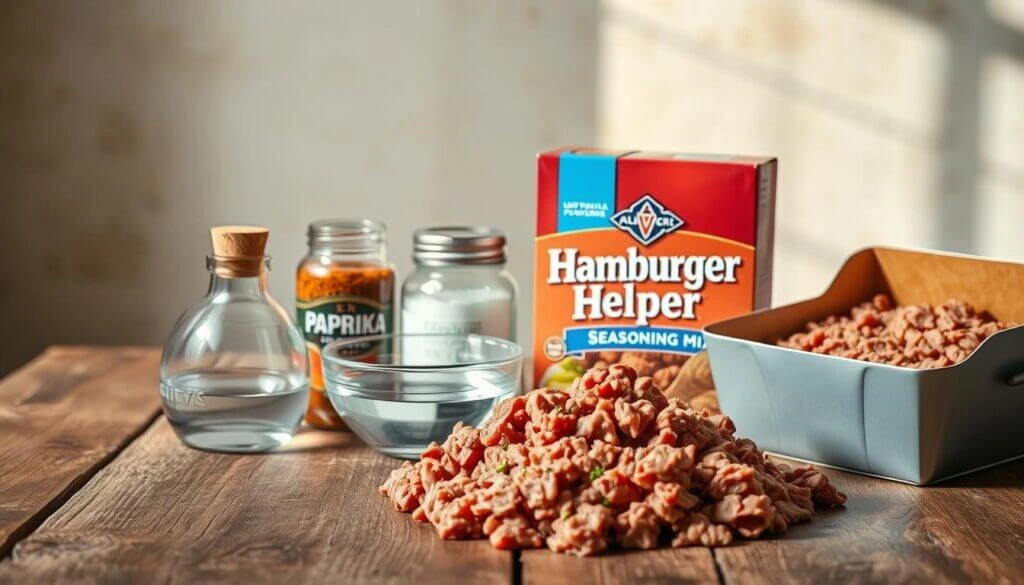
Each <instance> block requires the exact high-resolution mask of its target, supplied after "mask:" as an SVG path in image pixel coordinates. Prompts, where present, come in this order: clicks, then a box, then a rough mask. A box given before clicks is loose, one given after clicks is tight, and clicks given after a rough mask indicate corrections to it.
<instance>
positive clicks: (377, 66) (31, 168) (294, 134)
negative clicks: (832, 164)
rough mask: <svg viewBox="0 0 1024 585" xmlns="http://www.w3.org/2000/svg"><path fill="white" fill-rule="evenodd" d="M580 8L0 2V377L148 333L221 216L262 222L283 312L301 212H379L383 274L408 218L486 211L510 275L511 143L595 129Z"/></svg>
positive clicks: (524, 173)
mask: <svg viewBox="0 0 1024 585" xmlns="http://www.w3.org/2000/svg"><path fill="white" fill-rule="evenodd" d="M596 15H597V4H596V1H595V2H587V1H584V2H571V3H570V2H566V3H545V2H540V1H530V2H510V3H502V2H475V1H470V0H466V1H461V2H457V1H430V2H426V1H424V2H405V1H385V2H365V1H344V2H342V1H334V0H323V1H303V2H276V1H270V0H267V1H262V2H257V1H234V2H226V1H216V2H210V1H207V0H190V1H187V2H177V1H176V2H161V1H158V0H152V1H141V0H129V1H122V2H101V1H89V2H86V1H66V2H29V1H25V2H5V3H3V5H2V7H0V196H2V203H0V217H2V227H0V246H2V250H3V252H4V254H3V256H4V259H3V263H2V269H0V308H2V312H3V314H2V319H0V371H3V370H4V369H7V368H10V367H11V366H13V365H15V364H17V363H19V362H21V361H24V360H25V359H28V358H29V357H31V356H32V355H33V354H34V353H35V352H37V351H39V349H41V348H42V347H43V346H44V345H45V344H50V343H71V342H75V343H124V342H129V343H157V344H159V343H162V342H163V340H164V339H165V337H166V335H167V333H168V332H169V329H170V327H171V325H172V323H173V321H174V319H175V318H176V316H177V315H178V313H180V312H181V311H182V310H183V308H184V307H185V306H187V304H188V303H190V302H191V301H193V300H195V299H196V298H197V297H199V296H201V295H202V293H203V292H204V289H205V286H206V278H207V276H206V272H205V267H204V255H205V254H206V251H207V249H208V246H209V243H208V236H207V233H206V229H207V227H208V226H210V225H211V224H215V223H221V222H231V223H241V222H251V223H258V224H265V225H268V226H269V227H270V228H271V240H270V252H271V253H272V254H273V255H274V256H275V258H276V260H277V261H276V263H275V269H274V271H273V272H272V280H271V288H272V292H273V293H274V294H275V296H276V297H277V298H278V299H279V300H281V301H282V302H283V303H284V304H286V305H291V302H292V298H293V296H292V295H293V288H292V287H293V269H294V266H295V264H296V263H297V261H298V258H299V257H300V256H301V255H302V254H303V252H304V249H305V236H304V231H305V227H306V224H307V222H308V221H310V220H312V219H316V218H323V217H335V216H357V217H371V218H379V219H382V220H384V221H386V222H387V223H388V224H389V226H390V233H391V237H392V241H393V245H392V248H391V252H392V257H393V258H394V259H395V261H396V263H397V264H398V266H399V269H400V271H401V272H402V274H408V272H409V269H410V267H411V260H410V259H409V255H410V251H411V244H410V238H411V232H412V230H413V229H414V228H416V227H422V226H425V225H431V224H433V225H437V224H439V223H448V224H450V223H471V224H490V225H496V226H498V227H501V228H504V229H505V230H507V232H508V233H509V235H510V237H511V243H512V244H511V247H512V252H513V259H512V262H511V268H512V270H513V271H514V272H515V274H516V276H517V277H519V280H520V282H521V283H523V284H524V285H525V284H528V283H529V277H530V274H529V271H530V263H531V255H530V249H531V246H532V235H533V225H534V224H533V219H534V218H533V197H534V190H535V178H534V165H535V163H534V154H535V153H536V152H537V151H539V150H541V149H543V148H545V147H548V146H551V145H555V144H562V143H582V144H587V143H593V142H594V140H595V135H594V128H595V121H594V109H595V95H596V86H595V84H596V71H597V68H596V59H597V57H596V55H597V52H596V48H597V47H596V43H597V22H596ZM525 290H527V291H528V290H529V289H528V287H525ZM525 300H526V302H524V303H523V305H522V309H523V310H524V311H526V313H525V314H526V315H527V316H528V315H529V312H528V311H529V308H530V304H529V302H528V301H529V299H528V295H527V296H526V299H525ZM528 321H529V319H528V317H527V318H525V319H523V320H522V322H521V323H520V328H519V331H520V335H523V336H524V337H525V336H526V335H528V334H529V322H528Z"/></svg>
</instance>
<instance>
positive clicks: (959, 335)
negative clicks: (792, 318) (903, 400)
mask: <svg viewBox="0 0 1024 585" xmlns="http://www.w3.org/2000/svg"><path fill="white" fill-rule="evenodd" d="M1013 326H1014V325H1012V324H1004V323H1002V322H1000V321H998V320H996V319H995V318H993V317H992V316H991V315H989V314H988V313H985V312H978V311H976V310H975V309H974V307H972V306H971V305H969V304H968V303H966V302H964V301H959V300H951V301H949V302H947V303H945V304H943V305H940V306H938V307H934V308H932V307H929V306H927V305H909V306H905V307H895V306H893V303H892V300H890V298H889V297H888V296H887V295H884V294H880V295H876V296H875V297H874V299H872V300H871V301H870V302H866V303H861V304H860V305H857V306H856V307H854V308H853V309H851V310H850V314H849V315H841V316H837V315H833V316H830V317H828V318H827V319H825V320H824V321H819V322H813V323H808V324H807V331H806V333H796V334H793V335H791V336H790V337H788V338H786V339H782V340H779V341H778V345H781V346H782V347H789V348H793V349H800V350H804V351H811V352H814V353H823V354H828V355H835V356H841V357H847V358H852V359H856V360H864V361H869V362H877V363H885V364H891V365H894V366H904V367H908V368H922V369H924V368H942V367H946V366H952V365H954V364H958V363H960V362H962V361H964V360H965V359H967V357H968V356H970V355H971V352H973V351H974V349H975V348H976V347H978V345H979V344H981V342H982V341H984V340H985V339H986V338H987V337H989V336H990V335H992V334H993V333H996V332H997V331H1000V330H1002V329H1006V328H1008V327H1013Z"/></svg>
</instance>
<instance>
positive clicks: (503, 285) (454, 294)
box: [401, 227, 517, 341]
mask: <svg viewBox="0 0 1024 585" xmlns="http://www.w3.org/2000/svg"><path fill="white" fill-rule="evenodd" d="M412 257H413V261H414V262H415V263H416V270H415V271H414V272H413V273H412V274H410V275H409V277H408V278H406V280H405V283H404V284H403V286H402V320H401V323H402V324H401V328H402V333H405V334H410V333H479V334H481V335H491V336H494V337H500V338H503V339H508V340H512V341H515V335H516V296H517V287H516V283H515V280H513V279H512V276H511V275H510V274H509V273H508V271H507V270H505V234H504V233H502V232H501V231H500V230H496V229H493V228H486V227H434V228H427V229H422V230H418V231H416V233H415V234H414V235H413V255H412Z"/></svg>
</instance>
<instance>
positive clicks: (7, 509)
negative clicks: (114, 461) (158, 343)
mask: <svg viewBox="0 0 1024 585" xmlns="http://www.w3.org/2000/svg"><path fill="white" fill-rule="evenodd" d="M159 362H160V354H159V352H158V351H156V350H153V349H142V348H84V347H52V348H50V349H48V350H47V351H46V352H44V353H43V354H42V355H41V356H39V357H38V358H36V359H35V360H34V361H32V362H31V363H29V364H28V365H26V366H25V367H23V368H21V369H20V370H18V371H16V372H14V373H13V374H11V375H10V376H8V377H6V378H4V380H3V381H2V382H0V558H3V557H5V556H7V554H8V553H9V552H10V549H11V547H12V546H13V544H14V542H16V541H17V540H18V539H19V538H21V537H23V536H25V535H26V534H28V533H29V532H31V530H32V529H34V528H35V527H36V526H38V525H39V523H40V522H42V520H43V519H44V518H45V517H46V516H47V515H48V514H49V513H51V512H52V511H53V510H55V509H57V507H59V506H60V505H61V504H63V503H64V502H65V501H66V500H67V498H68V497H70V495H71V494H72V493H74V491H76V490H77V489H79V488H80V487H81V486H82V485H84V484H85V482H86V481H87V480H88V479H89V478H90V477H92V475H93V474H94V473H95V472H96V471H97V470H98V469H99V468H101V467H102V466H103V465H105V464H106V463H107V462H108V461H110V459H111V458H113V457H114V456H115V455H116V454H117V453H118V452H119V451H120V450H121V449H122V448H124V446H125V445H126V444H127V443H129V442H130V441H131V440H132V439H133V438H134V437H136V436H138V434H139V433H140V432H142V431H143V430H144V429H145V428H146V427H147V426H148V425H149V424H150V423H151V422H152V420H153V419H154V417H156V415H157V413H158V412H159V410H160V395H159V392H158V387H157V384H158V381H157V380H158V374H157V372H158V368H159Z"/></svg>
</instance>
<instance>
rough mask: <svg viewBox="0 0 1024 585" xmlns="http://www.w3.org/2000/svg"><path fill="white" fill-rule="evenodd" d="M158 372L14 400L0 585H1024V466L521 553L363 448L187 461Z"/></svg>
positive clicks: (107, 366) (118, 356)
mask: <svg viewBox="0 0 1024 585" xmlns="http://www.w3.org/2000/svg"><path fill="white" fill-rule="evenodd" d="M158 363H159V353H158V351H156V350H154V349H148V348H85V347H54V348H51V349H49V350H47V351H46V352H45V353H44V354H43V355H42V356H40V357H39V358H37V359H36V360H35V361H33V362H32V363H30V364H28V365H27V366H25V367H24V368H22V369H21V370H18V371H17V372H15V373H13V374H11V375H10V376H8V377H7V378H6V379H4V380H3V381H2V382H0V583H19V584H20V583H37V582H71V583H95V582H140V583H288V584H297V583H303V582H308V583H318V584H319V583H384V582H387V583H415V584H418V585H426V584H428V583H448V584H455V583H507V582H514V583H519V582H522V583H573V584H582V583H587V582H601V583H631V584H632V583H670V582H671V583H676V582H708V583H715V582H727V583H757V582H772V583H783V582H801V583H836V582H872V583H902V582H907V583H911V582H918V583H962V582H977V583H1022V582H1024V461H1018V462H1016V463H1011V464H1006V465H1003V466H1000V467H997V468H993V469H990V470H987V471H983V472H979V473H976V474H973V475H970V476H968V477H965V478H961V479H957V480H953V481H949V482H946V483H943V484H941V485H939V486H936V487H932V488H915V487H911V486H908V485H903V484H899V483H893V482H887V481H882V480H877V479H871V478H866V477H861V476H857V475H853V474H848V473H842V472H837V471H832V472H830V473H829V474H830V475H831V476H832V477H833V481H834V482H835V484H836V485H838V486H839V488H840V489H842V490H844V491H846V493H847V494H848V495H849V497H850V500H849V503H848V505H847V506H846V508H845V509H839V510H833V511H826V512H823V513H821V514H820V515H818V516H816V517H815V519H814V521H813V522H812V523H810V524H807V525H803V526H798V527H795V528H793V529H791V531H790V533H789V534H788V535H786V536H785V537H784V538H774V539H767V540H762V541H753V542H744V543H741V544H739V545H738V546H733V547H730V548H722V549H715V550H710V549H704V548H691V549H681V550H673V549H666V550H659V551H647V552H630V553H619V554H611V555H608V556H605V557H599V558H589V559H578V558H572V557H567V556H563V555H556V554H554V553H551V552H549V551H546V550H539V551H526V552H522V553H508V552H502V551H498V550H495V549H492V548H491V547H490V546H489V545H488V544H487V542H486V541H473V542H451V541H449V542H443V541H441V540H439V539H438V538H437V537H436V535H435V534H434V532H433V531H432V530H431V529H430V528H428V527H426V526H422V525H419V524H416V523H415V522H413V521H412V520H411V519H410V518H409V516H408V515H404V514H397V513H395V512H394V511H393V510H392V509H391V507H390V505H389V504H388V503H387V502H386V501H385V500H384V499H382V498H381V497H380V496H378V495H377V486H378V485H379V484H380V483H381V481H382V480H383V479H384V477H385V476H386V474H387V473H388V471H389V470H390V469H391V468H393V467H395V466H396V465H397V463H396V461H394V460H391V459H388V458H386V457H384V456H381V455H378V454H377V453H375V452H373V451H371V450H370V449H368V448H367V447H365V446H363V445H362V444H360V442H359V440H358V439H356V438H355V437H354V436H352V435H350V434H348V433H325V432H316V431H304V432H302V433H301V434H300V435H299V436H298V437H297V438H296V439H295V440H294V441H293V443H292V444H291V445H289V446H288V447H287V448H286V449H284V450H283V451H281V452H278V453H273V454H270V455H217V454H210V453H203V452H199V451H194V450H191V449H188V448H186V447H184V446H182V445H181V444H180V443H179V442H178V439H177V438H176V437H175V436H174V433H173V432H172V431H171V429H170V427H169V426H168V424H167V421H165V420H164V419H163V417H162V416H160V401H159V395H158V392H157V367H158ZM741 431H742V429H741Z"/></svg>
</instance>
